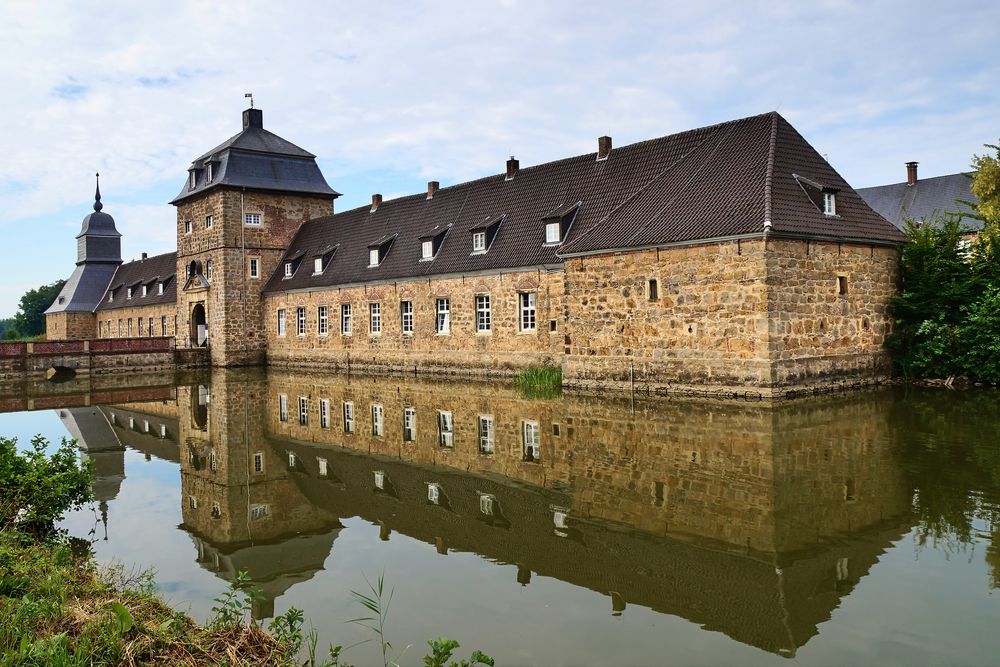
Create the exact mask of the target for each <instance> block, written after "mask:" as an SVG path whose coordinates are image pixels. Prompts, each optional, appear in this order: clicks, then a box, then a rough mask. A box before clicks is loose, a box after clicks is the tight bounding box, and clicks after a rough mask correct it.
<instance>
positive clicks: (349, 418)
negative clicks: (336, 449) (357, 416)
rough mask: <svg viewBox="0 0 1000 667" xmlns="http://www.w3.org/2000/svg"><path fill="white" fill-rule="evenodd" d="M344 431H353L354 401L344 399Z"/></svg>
mask: <svg viewBox="0 0 1000 667" xmlns="http://www.w3.org/2000/svg"><path fill="white" fill-rule="evenodd" d="M344 433H354V403H352V402H350V401H344Z"/></svg>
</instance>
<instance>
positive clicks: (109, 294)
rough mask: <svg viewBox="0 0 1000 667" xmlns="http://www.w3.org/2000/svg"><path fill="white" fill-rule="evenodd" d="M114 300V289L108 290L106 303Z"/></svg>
mask: <svg viewBox="0 0 1000 667" xmlns="http://www.w3.org/2000/svg"><path fill="white" fill-rule="evenodd" d="M114 300H115V291H114V290H108V303H113V302H114Z"/></svg>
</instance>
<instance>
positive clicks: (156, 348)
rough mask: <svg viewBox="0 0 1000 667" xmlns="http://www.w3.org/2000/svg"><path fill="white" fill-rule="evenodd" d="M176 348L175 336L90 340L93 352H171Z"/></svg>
mask: <svg viewBox="0 0 1000 667" xmlns="http://www.w3.org/2000/svg"><path fill="white" fill-rule="evenodd" d="M172 349H174V339H173V337H158V338H98V339H96V340H92V341H90V351H91V352H103V353H111V354H114V353H116V352H117V353H124V352H169V351H170V350H172Z"/></svg>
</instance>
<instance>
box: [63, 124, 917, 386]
mask: <svg viewBox="0 0 1000 667" xmlns="http://www.w3.org/2000/svg"><path fill="white" fill-rule="evenodd" d="M337 196H338V193H337V192H336V191H334V190H333V189H332V188H330V186H329V185H328V184H327V182H326V180H325V178H324V177H323V175H322V173H321V172H320V170H319V167H318V166H317V164H316V162H315V156H314V155H312V154H311V153H308V152H307V151H305V150H303V149H301V148H299V147H297V146H295V145H294V144H291V143H290V142H288V141H286V140H284V139H282V138H280V137H278V136H277V135H275V134H273V133H271V132H269V131H267V130H265V129H264V127H263V117H262V113H261V111H260V110H258V109H252V108H251V109H248V110H246V111H244V113H243V130H242V131H241V132H240V133H239V134H237V135H235V136H234V137H232V138H231V139H229V140H228V141H226V142H224V143H223V144H221V145H219V146H217V147H216V148H214V149H213V150H211V151H209V152H207V153H205V154H204V155H202V156H201V157H199V158H197V159H196V160H195V161H194V162H193V163H192V165H191V168H190V169H189V172H188V178H187V181H186V183H185V186H184V188H183V189H182V191H181V192H180V194H178V196H177V197H176V198H175V199H174V200H173V201H172V202H171V203H172V204H174V205H175V206H176V208H177V252H176V253H169V254H166V255H160V256H158V257H144V258H143V259H142V260H138V261H136V262H130V263H127V264H123V263H122V262H121V256H120V241H119V234H118V232H117V230H116V229H115V225H114V220H113V219H112V218H111V217H110V216H109V215H107V214H105V213H103V212H102V211H101V210H100V201H99V199H98V202H97V204H95V209H96V210H95V212H94V213H93V214H91V215H89V216H88V217H87V218H86V219H85V220H84V224H83V229H82V230H81V233H80V235H79V236H78V242H79V261H78V264H77V269H76V271H75V272H74V274H73V277H72V278H71V279H70V281H69V282H68V283H67V285H66V288H65V289H64V290H63V293H62V294H60V295H59V297H58V298H57V300H56V302H55V303H54V304H53V305H52V307H51V308H50V310H49V311H48V328H49V336H50V338H87V337H135V336H175V337H176V344H177V346H178V347H207V348H208V349H209V350H210V357H211V362H212V364H213V365H219V366H235V365H253V364H263V363H267V364H270V365H286V366H310V367H313V366H327V367H332V368H346V367H353V368H371V369H395V370H403V369H411V370H417V369H420V370H424V371H438V372H446V373H451V372H457V371H461V372H465V373H473V374H506V373H510V372H511V371H513V370H516V369H518V368H521V367H525V366H529V365H536V364H553V365H559V366H561V367H562V369H563V373H564V379H565V381H566V382H567V383H569V384H573V385H577V386H590V385H600V386H606V385H624V384H627V383H634V382H636V381H638V382H642V383H645V384H647V385H654V386H664V387H667V386H669V387H671V388H677V389H683V388H685V387H701V386H705V385H713V386H717V387H721V388H726V389H735V388H740V389H743V388H748V387H750V388H753V389H755V390H759V391H760V392H761V393H766V394H779V393H782V392H784V391H786V390H787V389H788V388H790V387H795V386H800V385H803V384H812V383H825V382H831V381H836V380H840V379H851V380H863V381H864V380H871V379H873V378H877V377H879V376H881V375H883V374H885V373H887V372H888V359H887V356H886V353H885V351H884V349H883V341H884V339H885V336H886V335H887V333H888V331H889V328H890V326H891V318H890V315H889V312H888V306H889V301H890V299H891V297H892V295H893V293H894V291H895V286H896V282H897V263H898V246H899V244H900V243H901V241H902V240H903V235H902V233H901V232H900V231H899V230H898V229H896V227H894V226H893V225H892V224H891V223H890V222H888V221H887V220H885V219H884V218H883V217H881V216H880V215H879V214H877V213H876V212H875V211H873V210H872V209H871V208H870V207H869V205H868V204H866V203H865V202H864V200H863V199H862V198H861V197H859V196H858V194H857V193H856V192H855V191H854V190H853V189H852V188H851V186H850V185H849V184H848V183H847V182H846V181H844V179H843V178H841V177H840V175H839V174H837V172H836V171H835V170H834V169H833V168H832V167H831V166H830V165H829V164H828V163H827V162H826V161H825V160H824V159H823V158H822V157H821V156H820V155H819V154H818V153H817V152H816V151H815V149H813V148H812V147H811V146H810V145H809V144H808V143H807V142H806V141H805V140H804V139H803V138H802V137H801V136H800V135H799V134H798V132H796V130H795V129H794V128H793V127H792V126H791V125H790V124H789V123H788V122H787V121H785V119H784V118H782V117H781V116H780V115H778V114H777V113H768V114H763V115H760V116H754V117H750V118H744V119H740V120H735V121H730V122H727V123H722V124H719V125H713V126H710V127H705V128H699V129H695V130H690V131H687V132H682V133H679V134H674V135H670V136H666V137H662V138H659V139H653V140H649V141H644V142H640V143H637V144H632V145H630V146H624V147H620V148H613V147H612V142H611V139H610V138H609V137H601V138H600V139H599V140H598V150H597V152H596V153H589V154H586V155H580V156H576V157H572V158H568V159H564V160H559V161H556V162H550V163H547V164H542V165H537V166H533V167H526V168H523V169H522V168H520V165H519V163H518V161H517V160H516V159H514V158H511V159H510V160H509V161H508V162H507V166H506V171H505V173H502V174H499V175H496V176H488V177H485V178H481V179H479V180H475V181H471V182H467V183H461V184H458V185H454V186H450V187H445V188H442V187H440V185H439V183H438V182H437V181H431V182H430V183H428V186H427V191H426V193H420V194H418V195H412V196H408V197H400V198H398V199H394V200H385V201H383V198H382V196H381V195H378V194H376V195H373V196H372V201H371V205H370V206H363V207H360V208H356V209H353V210H350V211H346V212H343V213H336V214H335V213H334V211H333V202H334V200H335V199H336V197H337Z"/></svg>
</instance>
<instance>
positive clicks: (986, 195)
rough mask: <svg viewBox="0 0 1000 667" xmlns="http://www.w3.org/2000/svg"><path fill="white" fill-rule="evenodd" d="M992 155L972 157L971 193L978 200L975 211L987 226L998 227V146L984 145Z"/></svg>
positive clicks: (999, 181) (999, 150) (999, 172)
mask: <svg viewBox="0 0 1000 667" xmlns="http://www.w3.org/2000/svg"><path fill="white" fill-rule="evenodd" d="M986 148H989V149H992V150H993V152H994V154H993V155H990V154H989V153H987V154H985V155H974V156H973V157H972V168H973V169H975V174H974V175H973V177H972V193H973V194H974V195H976V197H977V198H978V199H979V203H978V204H977V205H976V210H977V211H978V212H979V215H980V216H981V217H982V219H983V222H985V223H986V224H987V225H1000V146H997V145H995V144H986Z"/></svg>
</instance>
